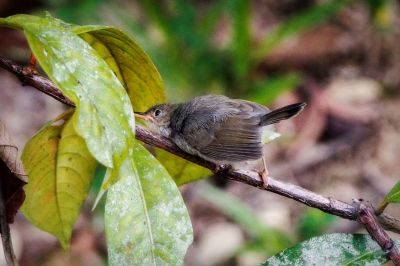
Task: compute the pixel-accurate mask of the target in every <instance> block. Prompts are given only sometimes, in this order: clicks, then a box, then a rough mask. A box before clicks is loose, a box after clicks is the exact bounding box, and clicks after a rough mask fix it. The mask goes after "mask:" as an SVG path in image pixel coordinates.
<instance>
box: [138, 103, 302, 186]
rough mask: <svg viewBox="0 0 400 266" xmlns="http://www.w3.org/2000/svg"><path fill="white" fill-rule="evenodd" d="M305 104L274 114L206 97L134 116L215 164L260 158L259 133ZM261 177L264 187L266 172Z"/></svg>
mask: <svg viewBox="0 0 400 266" xmlns="http://www.w3.org/2000/svg"><path fill="white" fill-rule="evenodd" d="M305 106H306V104H305V103H295V104H291V105H288V106H285V107H282V108H279V109H276V110H274V111H270V110H269V109H268V108H266V107H264V106H262V105H260V104H257V103H254V102H250V101H245V100H239V99H230V98H228V97H226V96H221V95H205V96H199V97H196V98H193V99H192V100H190V101H188V102H184V103H173V104H171V103H165V104H158V105H154V106H152V107H151V108H149V109H148V110H147V111H146V112H144V113H139V112H137V113H135V116H137V117H139V118H142V119H143V120H145V123H146V124H147V126H148V127H149V129H150V130H151V131H153V132H155V133H158V134H160V135H162V136H164V137H167V138H170V139H171V140H172V141H173V142H174V143H175V144H176V145H177V146H178V147H179V148H181V149H182V150H183V151H185V152H187V153H190V154H193V155H197V156H199V157H201V158H203V159H205V160H208V161H212V162H215V163H217V164H219V165H220V164H229V165H231V164H232V163H234V162H242V161H251V160H258V159H261V158H263V153H262V150H263V149H262V139H261V136H262V129H263V127H265V126H267V125H271V124H274V123H277V122H279V121H281V120H284V119H288V118H290V117H293V116H295V115H297V114H298V113H299V112H301V111H302V110H303V109H304V107H305ZM263 162H264V170H263V171H262V172H261V173H260V176H261V177H262V179H263V182H264V185H267V176H268V172H267V168H266V166H265V161H263Z"/></svg>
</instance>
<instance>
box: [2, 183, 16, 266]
mask: <svg viewBox="0 0 400 266" xmlns="http://www.w3.org/2000/svg"><path fill="white" fill-rule="evenodd" d="M0 233H1V239H2V242H3V250H4V256H5V258H6V263H7V265H8V266H17V265H19V264H18V261H17V258H16V257H15V254H14V249H13V245H12V241H11V234H10V227H9V225H8V223H7V216H6V207H5V203H4V199H3V182H2V180H1V178H0Z"/></svg>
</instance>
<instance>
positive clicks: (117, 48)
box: [73, 26, 165, 111]
mask: <svg viewBox="0 0 400 266" xmlns="http://www.w3.org/2000/svg"><path fill="white" fill-rule="evenodd" d="M73 30H74V32H75V33H77V34H79V36H80V37H82V39H84V40H85V41H86V42H87V43H89V44H90V45H91V46H92V47H93V48H94V49H95V50H96V51H97V52H98V53H99V55H100V56H101V57H102V58H103V59H104V60H105V61H106V62H107V63H108V65H109V66H110V68H111V69H112V70H113V71H114V73H115V75H116V76H117V77H118V79H119V80H120V81H121V83H122V84H123V85H124V86H125V88H126V90H127V92H128V95H129V98H130V99H131V102H132V105H133V108H134V110H137V111H145V110H147V109H148V108H149V107H151V106H153V105H154V104H158V103H163V102H165V90H164V86H163V82H162V80H161V76H160V74H159V72H158V71H157V68H156V67H155V66H154V64H153V62H152V61H151V59H150V57H149V56H148V55H147V54H146V52H145V51H144V50H143V49H142V48H141V47H140V46H139V45H137V44H136V42H135V41H134V40H132V39H131V38H130V37H129V36H128V35H127V34H125V33H124V32H123V31H121V30H119V29H116V28H112V27H105V26H76V27H74V29H73ZM138 99H140V100H138Z"/></svg>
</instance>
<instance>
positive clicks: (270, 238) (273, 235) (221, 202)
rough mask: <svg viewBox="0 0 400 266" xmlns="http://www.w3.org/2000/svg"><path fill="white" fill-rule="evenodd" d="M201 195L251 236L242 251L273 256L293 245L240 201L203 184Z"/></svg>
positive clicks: (287, 238) (286, 237)
mask: <svg viewBox="0 0 400 266" xmlns="http://www.w3.org/2000/svg"><path fill="white" fill-rule="evenodd" d="M199 193H200V195H201V196H202V197H204V198H205V199H206V200H208V201H210V202H211V203H212V204H214V205H215V206H217V207H218V208H219V209H220V210H221V211H222V212H223V213H224V214H225V215H226V216H227V217H229V218H231V219H232V220H233V221H235V222H236V223H238V224H239V225H241V227H242V228H243V230H244V231H245V232H246V233H247V234H248V235H249V236H250V241H249V242H248V243H247V244H246V245H245V246H244V247H243V248H242V250H241V251H244V250H249V249H251V250H257V251H262V252H263V254H266V255H272V254H275V253H276V252H279V251H281V250H283V249H285V248H287V247H289V246H290V245H291V244H292V241H291V240H290V238H289V237H288V236H286V235H285V234H284V233H282V232H280V231H278V230H276V229H272V228H269V227H268V226H267V225H266V224H265V223H264V222H262V221H261V220H260V218H258V217H257V216H256V214H255V213H254V212H253V211H252V210H251V209H249V207H247V206H246V204H244V203H243V202H242V201H241V200H240V199H238V198H236V197H234V196H232V195H230V194H228V193H226V192H225V191H223V190H220V189H218V188H215V187H213V186H211V185H207V184H202V186H201V187H200V189H199Z"/></svg>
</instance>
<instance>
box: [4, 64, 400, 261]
mask: <svg viewBox="0 0 400 266" xmlns="http://www.w3.org/2000/svg"><path fill="white" fill-rule="evenodd" d="M0 66H1V67H3V68H4V69H6V70H8V71H10V72H11V73H13V74H15V75H16V76H17V77H18V78H19V79H20V80H21V81H22V82H23V83H24V84H27V85H30V86H32V87H34V88H36V89H38V90H40V91H42V92H44V93H46V94H48V95H49V96H51V97H53V98H55V99H56V100H58V101H60V102H62V103H64V104H66V105H68V106H71V107H74V106H75V105H74V103H73V102H72V101H70V100H69V99H68V98H66V97H65V96H64V95H63V94H62V93H61V92H60V91H59V90H58V89H57V88H56V87H55V86H54V85H53V84H52V83H51V81H49V80H48V79H46V78H44V77H42V76H40V75H37V74H36V73H32V72H30V73H26V71H24V68H23V67H21V66H18V65H16V64H14V63H13V62H12V61H10V60H7V59H3V58H0ZM136 138H137V139H138V140H141V141H143V142H144V143H146V144H149V145H152V146H156V147H158V148H161V149H164V150H166V151H168V152H170V153H172V154H175V155H177V156H179V157H182V158H184V159H186V160H188V161H191V162H193V163H196V164H198V165H201V166H203V167H206V168H208V169H210V170H212V171H213V172H214V173H215V174H218V175H223V176H225V177H227V178H228V179H230V180H234V181H237V182H241V183H245V184H247V185H250V186H253V187H257V188H260V189H263V190H267V191H270V192H273V193H276V194H279V195H282V196H284V197H287V198H290V199H293V200H296V201H298V202H300V203H303V204H305V205H307V206H310V207H313V208H317V209H320V210H322V211H324V212H326V213H330V214H333V215H336V216H339V217H342V218H345V219H349V220H355V221H359V222H361V223H362V224H364V225H365V226H366V228H367V230H372V231H373V230H376V228H378V227H374V228H375V229H371V228H372V227H369V226H370V224H371V223H369V222H365V219H366V218H365V217H369V218H370V214H369V213H368V214H365V212H364V210H363V211H360V208H359V207H358V206H354V205H352V204H349V203H346V202H343V201H340V200H336V199H333V198H329V197H325V196H322V195H319V194H317V193H314V192H312V191H309V190H307V189H304V188H302V187H299V186H296V185H293V184H290V183H285V182H282V181H279V180H277V179H275V178H273V177H268V186H267V187H263V182H262V180H261V179H260V177H259V175H258V173H256V172H253V171H245V170H234V171H220V170H219V165H217V164H215V163H213V162H209V161H205V160H204V159H202V158H200V157H197V156H194V155H191V154H188V153H186V152H184V151H182V150H181V149H179V148H178V146H176V145H175V144H174V143H173V142H172V141H171V140H170V139H168V138H165V137H162V136H160V135H156V134H154V133H152V132H150V131H148V130H147V129H145V128H143V127H141V126H138V125H137V126H136ZM372 215H374V214H373V212H372ZM374 217H375V221H376V220H377V221H378V223H376V224H380V225H381V226H382V227H383V228H385V229H387V230H390V231H393V232H396V233H400V220H399V219H396V218H394V217H391V216H389V215H386V214H384V213H383V214H381V215H379V216H377V217H376V216H374ZM376 224H374V225H376ZM368 232H370V231H368ZM370 234H371V235H372V237H374V235H373V233H371V232H370ZM374 239H375V238H374ZM378 243H379V242H378ZM384 250H385V251H387V249H384ZM396 254H397V253H396ZM389 255H390V254H389Z"/></svg>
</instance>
